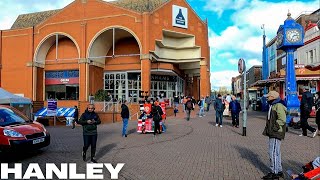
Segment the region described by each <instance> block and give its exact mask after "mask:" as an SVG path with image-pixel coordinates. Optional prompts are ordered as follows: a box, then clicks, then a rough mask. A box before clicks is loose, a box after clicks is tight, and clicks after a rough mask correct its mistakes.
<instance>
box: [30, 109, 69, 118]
mask: <svg viewBox="0 0 320 180" xmlns="http://www.w3.org/2000/svg"><path fill="white" fill-rule="evenodd" d="M74 112H75V109H74V108H65V107H61V108H57V116H64V117H73V114H74ZM47 114H48V108H42V109H40V110H39V111H38V112H36V114H35V115H34V116H36V117H45V116H47Z"/></svg>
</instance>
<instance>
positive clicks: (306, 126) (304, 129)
mask: <svg viewBox="0 0 320 180" xmlns="http://www.w3.org/2000/svg"><path fill="white" fill-rule="evenodd" d="M300 118H301V128H302V134H303V135H304V136H307V130H309V131H311V132H315V131H316V129H315V128H313V127H311V126H310V125H309V124H308V118H309V116H308V115H302V116H301V117H300Z"/></svg>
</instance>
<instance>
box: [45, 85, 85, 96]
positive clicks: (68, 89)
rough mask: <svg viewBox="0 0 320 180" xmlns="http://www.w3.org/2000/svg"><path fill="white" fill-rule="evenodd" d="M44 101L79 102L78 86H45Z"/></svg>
mask: <svg viewBox="0 0 320 180" xmlns="http://www.w3.org/2000/svg"><path fill="white" fill-rule="evenodd" d="M46 99H57V100H79V85H64V84H62V85H47V86H46Z"/></svg>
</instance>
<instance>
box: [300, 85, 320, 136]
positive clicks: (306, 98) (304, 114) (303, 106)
mask: <svg viewBox="0 0 320 180" xmlns="http://www.w3.org/2000/svg"><path fill="white" fill-rule="evenodd" d="M302 91H303V94H302V99H301V103H300V112H301V116H300V120H301V127H302V134H300V135H299V136H307V130H309V131H311V132H312V137H315V136H316V135H317V133H318V130H317V129H315V128H313V127H311V126H310V125H309V124H308V118H309V117H310V113H311V110H312V106H313V96H312V94H311V93H310V91H309V87H308V86H304V87H303V88H302Z"/></svg>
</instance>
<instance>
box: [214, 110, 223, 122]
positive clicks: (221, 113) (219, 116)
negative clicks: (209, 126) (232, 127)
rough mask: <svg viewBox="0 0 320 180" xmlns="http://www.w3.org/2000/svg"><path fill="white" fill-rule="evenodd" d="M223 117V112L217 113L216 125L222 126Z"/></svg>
mask: <svg viewBox="0 0 320 180" xmlns="http://www.w3.org/2000/svg"><path fill="white" fill-rule="evenodd" d="M222 115H223V112H221V111H216V124H219V125H222Z"/></svg>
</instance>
